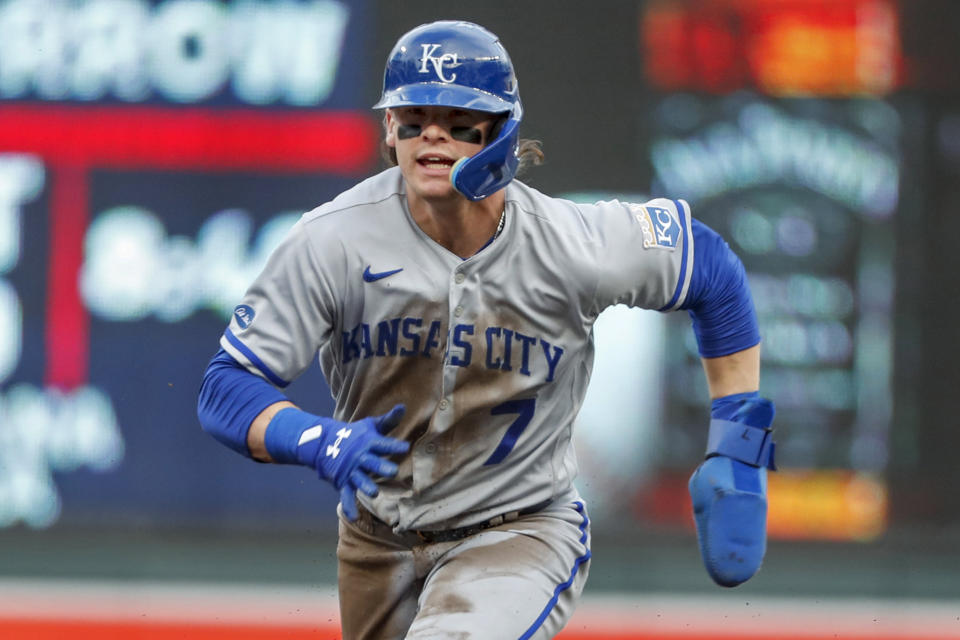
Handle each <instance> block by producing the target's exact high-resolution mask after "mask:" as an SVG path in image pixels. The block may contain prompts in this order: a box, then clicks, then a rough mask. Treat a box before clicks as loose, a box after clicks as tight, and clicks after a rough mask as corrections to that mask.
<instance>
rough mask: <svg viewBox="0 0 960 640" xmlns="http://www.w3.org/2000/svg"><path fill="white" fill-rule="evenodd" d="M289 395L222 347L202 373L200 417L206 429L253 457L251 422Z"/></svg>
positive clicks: (234, 448) (219, 439)
mask: <svg viewBox="0 0 960 640" xmlns="http://www.w3.org/2000/svg"><path fill="white" fill-rule="evenodd" d="M286 399H287V397H286V396H285V395H283V393H281V392H280V391H278V390H277V389H276V388H274V387H273V386H272V385H271V384H270V383H269V382H267V381H266V380H264V379H263V378H261V377H259V376H257V375H254V374H252V373H250V372H249V371H247V370H246V369H244V368H243V366H242V365H241V364H240V363H239V362H237V361H236V360H234V359H233V356H231V355H230V354H229V353H227V352H226V351H224V350H223V349H220V351H218V352H217V355H215V356H214V357H213V359H212V360H211V361H210V364H209V365H207V370H206V371H205V372H204V374H203V383H202V384H201V385H200V397H199V399H198V401H197V417H198V418H199V419H200V425H201V426H202V427H203V430H204V431H206V432H207V433H209V434H210V435H212V436H213V437H214V438H216V439H217V440H218V441H220V442H221V443H223V444H225V445H227V446H228V447H230V448H231V449H233V450H234V451H236V452H238V453H242V454H243V455H245V456H247V457H250V450H249V449H248V448H247V431H248V430H249V429H250V423H252V422H253V419H254V418H256V417H257V415H259V414H260V412H261V411H263V410H264V409H266V408H267V407H269V406H270V405H271V404H273V403H274V402H280V401H282V400H286Z"/></svg>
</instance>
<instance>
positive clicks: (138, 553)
mask: <svg viewBox="0 0 960 640" xmlns="http://www.w3.org/2000/svg"><path fill="white" fill-rule="evenodd" d="M0 549H2V551H0V576H3V577H4V578H32V579H36V578H41V579H46V578H50V579H71V580H118V581H121V582H122V581H132V582H134V581H146V582H161V583H162V582H190V581H198V582H215V583H220V582H225V583H238V584H264V583H269V584H279V585H334V584H335V583H336V551H335V550H336V540H335V539H333V538H330V537H325V536H321V535H317V534H311V533H309V532H304V533H303V534H299V535H292V534H286V535H284V536H278V535H277V534H275V533H271V532H269V531H263V532H261V533H257V534H253V533H247V534H243V535H239V534H236V533H227V532H224V531H209V532H205V533H199V532H194V533H193V534H187V533H184V532H183V531H182V530H169V531H161V530H158V529H156V528H154V529H144V530H127V531H116V530H115V531H102V530H75V531H62V530H57V531H42V532H39V531H28V530H13V531H6V532H4V533H2V534H0ZM592 552H593V559H592V565H591V569H590V579H589V582H588V586H587V592H588V593H592V594H600V593H603V592H633V593H638V594H642V593H658V592H669V593H679V594H705V595H706V594H717V593H720V592H726V593H731V592H736V594H737V595H738V597H739V596H743V597H746V598H749V597H751V596H752V597H759V596H780V597H788V596H789V597H793V596H796V597H807V598H831V597H838V598H843V597H858V598H878V599H937V600H956V599H957V597H958V593H960V532H958V531H948V530H940V531H935V530H931V529H927V530H923V531H914V532H903V533H891V534H888V535H887V536H884V537H883V538H882V539H881V540H879V541H877V542H872V543H865V544H851V543H809V542H792V541H773V542H771V543H770V544H769V547H768V551H767V556H766V560H765V562H764V565H763V568H762V569H761V571H760V573H758V574H757V575H756V576H755V577H754V578H753V579H751V580H750V581H749V582H747V583H745V584H743V585H741V586H739V587H737V588H736V589H734V590H727V589H723V588H721V587H717V586H715V585H714V584H713V583H712V582H711V581H710V579H709V578H708V576H707V574H706V572H705V571H704V569H703V567H702V565H701V562H700V556H699V551H698V549H697V545H696V540H695V538H694V537H693V536H692V534H680V535H677V534H670V535H665V534H659V533H649V532H647V533H640V532H638V533H637V534H635V535H630V536H611V535H609V534H606V535H605V534H604V532H602V531H598V532H595V534H594V538H593V544H592Z"/></svg>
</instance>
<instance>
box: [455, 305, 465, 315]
mask: <svg viewBox="0 0 960 640" xmlns="http://www.w3.org/2000/svg"><path fill="white" fill-rule="evenodd" d="M453 315H455V316H456V317H458V318H459V317H460V316H462V315H463V307H461V306H460V305H457V308H456V309H454V310H453Z"/></svg>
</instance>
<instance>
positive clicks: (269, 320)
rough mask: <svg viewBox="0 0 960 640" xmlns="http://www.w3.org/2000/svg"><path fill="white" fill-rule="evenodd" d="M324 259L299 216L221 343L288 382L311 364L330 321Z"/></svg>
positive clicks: (277, 381)
mask: <svg viewBox="0 0 960 640" xmlns="http://www.w3.org/2000/svg"><path fill="white" fill-rule="evenodd" d="M328 262H330V260H329V259H328V260H321V258H320V256H319V252H318V250H317V247H316V246H315V244H314V242H313V241H312V239H311V237H310V234H309V233H308V229H307V223H306V222H305V219H301V220H300V222H298V223H297V224H296V225H294V226H293V228H292V229H291V230H290V233H289V234H288V235H287V237H286V238H285V239H284V240H283V242H282V243H281V244H280V245H279V246H278V247H277V249H276V250H274V252H273V253H272V254H271V256H270V258H269V260H268V261H267V264H266V266H265V267H264V269H263V271H262V272H261V273H260V275H259V276H257V278H256V280H254V282H253V284H252V285H251V286H250V288H249V289H248V290H247V292H246V294H245V295H244V296H243V299H242V300H241V302H240V304H239V305H237V307H236V308H235V309H234V312H233V316H232V318H231V319H230V324H229V325H228V326H227V328H226V330H225V331H224V333H223V336H222V337H221V338H220V346H221V347H223V349H224V350H226V351H227V352H228V353H229V354H230V355H231V356H233V357H234V358H235V359H236V360H237V361H238V362H240V363H241V364H242V365H243V366H244V367H246V368H247V369H248V370H249V371H251V372H252V373H255V374H257V375H260V376H262V377H263V378H266V379H267V380H269V381H270V382H271V383H273V384H274V385H276V386H278V387H285V386H287V385H288V384H289V383H290V382H291V381H292V380H293V379H295V378H296V377H297V376H299V375H300V374H301V373H303V371H304V370H305V369H306V368H307V367H308V366H309V364H310V362H311V361H312V360H313V358H314V356H315V355H316V353H317V350H318V349H319V348H320V346H321V344H323V342H324V341H325V340H326V339H327V337H328V336H329V334H330V331H331V327H332V326H333V324H334V315H335V307H334V302H333V301H334V300H335V299H336V298H335V296H334V295H333V285H332V282H333V278H332V277H331V275H330V268H329V266H328V264H326V263H328Z"/></svg>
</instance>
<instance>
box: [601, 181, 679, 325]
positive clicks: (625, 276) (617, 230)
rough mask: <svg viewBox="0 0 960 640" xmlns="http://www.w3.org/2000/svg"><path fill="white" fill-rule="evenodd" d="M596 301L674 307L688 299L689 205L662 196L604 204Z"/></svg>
mask: <svg viewBox="0 0 960 640" xmlns="http://www.w3.org/2000/svg"><path fill="white" fill-rule="evenodd" d="M597 213H598V215H597V218H598V219H597V224H598V225H599V228H598V232H599V243H598V250H599V251H600V255H599V256H598V259H597V262H598V265H599V273H598V278H597V291H596V300H595V302H596V304H597V307H598V309H597V310H598V312H599V311H602V310H603V309H604V308H606V307H608V306H611V305H614V304H625V305H627V306H631V307H641V308H644V309H656V310H659V311H673V310H675V309H679V308H680V307H681V305H682V304H683V303H684V301H685V299H686V296H687V292H688V291H689V288H690V277H691V273H692V266H693V257H694V256H693V233H692V230H691V218H690V208H689V205H687V203H686V202H685V201H683V200H667V199H665V198H658V199H655V200H650V201H649V202H645V203H643V204H634V203H622V202H616V201H614V202H606V203H601V206H599V210H598V212H597Z"/></svg>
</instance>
